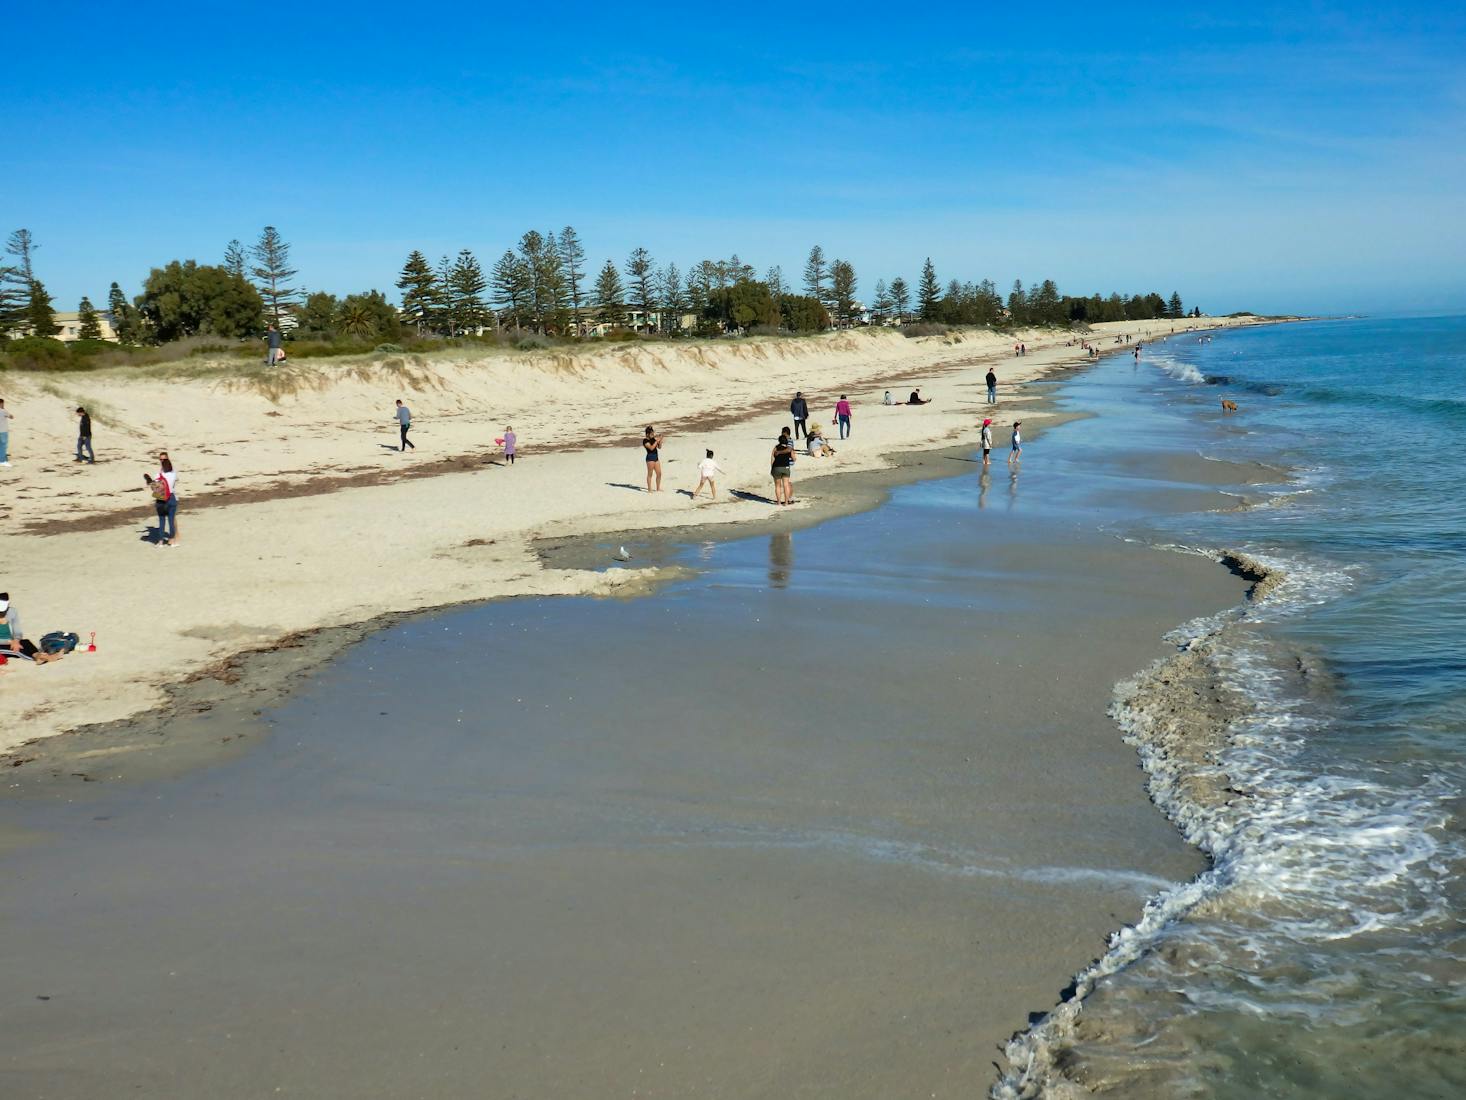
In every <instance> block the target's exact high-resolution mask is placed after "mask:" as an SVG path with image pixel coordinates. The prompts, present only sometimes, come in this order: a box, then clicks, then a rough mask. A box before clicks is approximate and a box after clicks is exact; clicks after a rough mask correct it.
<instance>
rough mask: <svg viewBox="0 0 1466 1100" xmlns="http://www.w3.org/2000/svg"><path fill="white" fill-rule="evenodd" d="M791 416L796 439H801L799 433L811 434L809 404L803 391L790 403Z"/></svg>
mask: <svg viewBox="0 0 1466 1100" xmlns="http://www.w3.org/2000/svg"><path fill="white" fill-rule="evenodd" d="M789 415H790V416H792V417H793V418H794V438H795V439H798V438H799V433H800V432H803V433H804V434H805V435H808V434H809V402H808V401H806V400H805V399H804V392H803V391H802V390H801V391H799V392H798V393H796V394H795V395H794V400H793V401H791V402H789Z"/></svg>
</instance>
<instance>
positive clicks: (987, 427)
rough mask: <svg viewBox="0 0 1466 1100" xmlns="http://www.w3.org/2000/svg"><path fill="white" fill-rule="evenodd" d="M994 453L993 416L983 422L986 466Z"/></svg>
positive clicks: (984, 462)
mask: <svg viewBox="0 0 1466 1100" xmlns="http://www.w3.org/2000/svg"><path fill="white" fill-rule="evenodd" d="M992 455H993V421H992V418H991V417H989V418H988V419H986V420H984V421H983V422H982V464H983V465H984V466H986V465H987V464H988V463H989V462H991V461H992Z"/></svg>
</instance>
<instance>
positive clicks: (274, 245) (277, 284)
mask: <svg viewBox="0 0 1466 1100" xmlns="http://www.w3.org/2000/svg"><path fill="white" fill-rule="evenodd" d="M250 254H251V255H252V256H253V257H254V260H255V266H254V267H252V268H250V274H251V275H253V276H254V278H255V285H256V287H258V289H259V292H260V297H261V298H263V299H264V300H265V308H266V309H267V310H268V311H269V314H270V317H271V320H273V321H274V324H275V327H276V328H279V327H280V318H281V316H283V315H284V314H286V313H289V312H290V305H291V304H292V303H293V302H294V301H295V299H296V297H297V294H298V292H297V291H296V289H295V288H294V287H292V286H290V285H289V283H290V280H291V279H292V278H294V277H295V274H296V272H295V269H294V268H292V267H291V266H290V246H289V245H288V244H286V243H285V239H284V238H283V237H281V236H280V231H279V230H278V229H276V228H275V227H274V226H273V225H267V226H265V228H264V229H263V230H262V231H261V232H260V239H259V240H258V241H256V242H255V246H254V247H253V248H252V249H250Z"/></svg>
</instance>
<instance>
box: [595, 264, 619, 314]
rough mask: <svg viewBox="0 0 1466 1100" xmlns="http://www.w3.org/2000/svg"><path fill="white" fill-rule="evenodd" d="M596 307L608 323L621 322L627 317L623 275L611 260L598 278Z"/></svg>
mask: <svg viewBox="0 0 1466 1100" xmlns="http://www.w3.org/2000/svg"><path fill="white" fill-rule="evenodd" d="M595 300H596V309H597V312H598V314H599V316H600V319H601V320H602V321H605V322H606V323H607V324H616V325H619V324H621V322H622V321H624V320H625V319H626V317H625V313H626V292H625V290H623V289H622V286H621V275H620V273H619V272H618V271H617V270H616V265H615V264H614V263H612V262H611V261H610V260H607V261H606V265H605V266H604V267H603V268H601V273H600V275H599V276H597V278H596V299H595Z"/></svg>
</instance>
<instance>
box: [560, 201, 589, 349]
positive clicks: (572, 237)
mask: <svg viewBox="0 0 1466 1100" xmlns="http://www.w3.org/2000/svg"><path fill="white" fill-rule="evenodd" d="M560 262H561V263H562V264H563V265H564V267H565V290H566V293H567V294H568V296H569V300H570V315H571V317H572V318H573V319H574V322H575V332H576V335H579V334H580V306H581V303H582V302H583V301H584V300H585V246H583V245H582V244H581V243H580V238H579V237H578V236H576V233H575V230H574V228H572V227H571V226H568V225H567V226H566V227H565V228H564V229H562V230H560Z"/></svg>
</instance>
